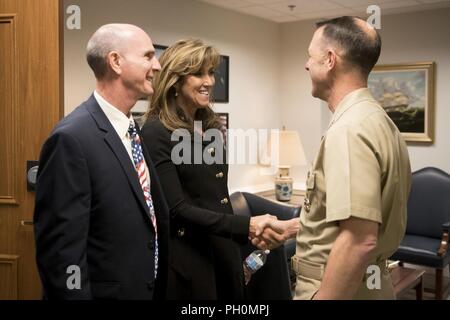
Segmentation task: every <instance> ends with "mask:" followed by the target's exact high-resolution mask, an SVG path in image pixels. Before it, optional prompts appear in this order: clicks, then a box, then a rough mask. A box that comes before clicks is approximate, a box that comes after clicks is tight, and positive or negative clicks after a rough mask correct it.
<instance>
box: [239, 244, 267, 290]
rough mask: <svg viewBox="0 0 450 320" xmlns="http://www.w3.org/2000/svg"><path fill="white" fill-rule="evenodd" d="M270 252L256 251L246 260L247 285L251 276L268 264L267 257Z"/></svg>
mask: <svg viewBox="0 0 450 320" xmlns="http://www.w3.org/2000/svg"><path fill="white" fill-rule="evenodd" d="M269 253H270V250H255V251H253V252H252V253H250V254H249V256H248V257H247V258H245V260H244V275H245V284H248V282H249V281H250V278H251V275H252V274H253V273H255V272H256V271H258V270H259V269H261V267H262V266H263V265H264V264H265V263H266V260H267V255H268V254H269Z"/></svg>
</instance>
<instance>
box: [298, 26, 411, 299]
mask: <svg viewBox="0 0 450 320" xmlns="http://www.w3.org/2000/svg"><path fill="white" fill-rule="evenodd" d="M380 50H381V40H380V37H379V35H378V33H377V32H376V30H375V29H373V28H372V27H371V26H370V25H369V24H367V23H366V22H365V21H363V20H361V19H358V18H353V17H341V18H336V19H332V20H329V21H325V22H322V23H319V24H318V29H317V30H316V32H315V33H314V36H313V39H312V41H311V44H310V47H309V50H308V51H309V56H310V58H309V60H308V62H307V63H306V66H305V68H306V70H308V71H309V73H310V76H311V79H312V84H313V89H312V94H313V96H314V97H317V98H320V99H322V100H324V101H326V102H327V103H328V105H329V108H330V110H331V111H332V112H333V117H332V120H331V122H330V125H329V127H328V130H327V132H326V133H325V135H324V136H323V138H322V141H321V144H320V148H319V153H318V154H317V156H316V158H315V161H314V163H313V165H312V168H311V169H310V171H309V173H308V177H307V182H306V186H307V192H306V197H305V202H304V205H303V208H302V212H301V215H300V230H299V232H298V233H297V249H296V254H295V256H294V257H293V268H294V270H295V271H296V273H297V285H296V290H295V299H312V298H315V299H393V298H394V293H393V287H392V283H391V279H390V276H389V272H388V271H387V269H386V259H387V258H389V257H390V256H391V255H392V254H393V253H394V252H395V250H396V249H397V247H398V245H399V244H400V241H401V239H402V238H403V235H404V232H405V227H406V205H407V199H408V194H409V189H410V179H411V169H410V163H409V157H408V151H407V148H406V145H405V142H404V140H403V139H402V136H401V134H400V132H399V131H398V129H397V128H396V126H395V124H394V123H393V122H392V121H391V120H390V119H389V117H388V115H387V114H386V112H385V111H384V110H383V109H382V108H381V107H380V106H379V104H378V103H377V101H376V100H374V98H373V97H372V96H371V94H370V92H369V90H368V89H367V78H368V75H369V73H370V71H371V70H372V68H373V66H374V65H375V63H376V62H377V60H378V57H379V54H380ZM376 277H378V279H376Z"/></svg>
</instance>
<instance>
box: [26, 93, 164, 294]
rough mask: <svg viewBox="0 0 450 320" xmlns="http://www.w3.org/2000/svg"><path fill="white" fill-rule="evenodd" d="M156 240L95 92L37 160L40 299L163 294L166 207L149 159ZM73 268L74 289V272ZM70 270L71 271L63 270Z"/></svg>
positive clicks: (133, 176)
mask: <svg viewBox="0 0 450 320" xmlns="http://www.w3.org/2000/svg"><path fill="white" fill-rule="evenodd" d="M144 156H145V160H146V163H147V165H148V168H149V172H150V177H151V194H152V198H153V202H154V206H155V211H156V218H157V227H158V243H159V267H158V271H159V272H158V277H157V280H156V281H155V279H154V237H155V232H154V228H153V225H152V223H151V220H150V216H149V210H148V207H147V204H146V202H145V199H144V196H143V192H142V189H141V186H140V184H139V181H138V177H137V173H136V171H135V169H134V165H133V163H132V160H131V159H130V157H129V155H128V153H127V151H126V149H125V147H124V145H123V143H122V141H121V140H120V138H119V136H118V135H117V133H116V131H115V130H114V128H113V127H112V125H111V123H110V122H109V121H108V119H107V117H106V115H105V114H104V113H103V111H102V110H101V108H100V106H99V105H98V103H97V101H96V100H95V98H94V96H93V95H92V96H91V97H90V98H89V99H88V100H87V101H85V102H84V103H83V104H81V105H80V106H79V107H78V108H76V109H75V110H74V111H73V112H72V113H71V114H70V115H68V116H67V117H66V118H64V119H63V120H61V121H60V122H59V123H58V124H57V126H56V127H55V129H54V130H53V132H52V133H51V135H50V137H49V138H48V140H47V141H46V142H45V144H44V146H43V148H42V151H41V157H40V166H39V172H38V180H37V189H36V206H35V212H34V226H35V237H36V258H37V264H38V269H39V273H40V276H41V280H42V284H43V287H44V292H45V296H46V297H47V298H50V299H52V298H56V299H95V298H107V299H115V298H117V299H152V298H158V297H161V296H162V297H164V296H165V292H164V290H165V288H166V285H167V263H168V208H167V204H166V202H165V199H164V197H163V193H162V190H161V187H160V184H159V180H158V176H157V173H156V171H155V167H154V165H153V162H152V160H151V159H150V157H149V156H148V153H147V151H146V150H145V149H144ZM71 265H74V266H78V267H79V268H80V275H81V283H80V284H81V288H80V289H72V290H70V289H68V287H67V282H69V283H72V285H73V284H76V282H75V280H74V278H73V277H72V278H70V279H69V277H71V276H74V275H75V273H74V271H71V272H69V273H67V269H68V267H69V266H71ZM69 271H70V269H69Z"/></svg>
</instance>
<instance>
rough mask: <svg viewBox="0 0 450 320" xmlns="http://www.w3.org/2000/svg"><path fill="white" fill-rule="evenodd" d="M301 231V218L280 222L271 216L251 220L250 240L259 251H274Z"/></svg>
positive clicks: (261, 216)
mask: <svg viewBox="0 0 450 320" xmlns="http://www.w3.org/2000/svg"><path fill="white" fill-rule="evenodd" d="M299 229H300V218H293V219H290V220H278V219H277V217H275V216H272V215H270V214H264V215H260V216H253V217H251V218H250V227H249V240H251V241H252V244H253V245H254V246H256V247H258V248H259V249H263V250H264V249H269V250H273V249H275V248H276V247H279V246H280V245H282V244H283V243H284V242H285V241H286V240H288V239H289V238H294V237H295V236H296V235H297V232H298V231H299Z"/></svg>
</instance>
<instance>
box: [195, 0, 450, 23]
mask: <svg viewBox="0 0 450 320" xmlns="http://www.w3.org/2000/svg"><path fill="white" fill-rule="evenodd" d="M198 1H202V2H206V3H208V4H211V5H214V6H217V7H221V8H225V9H228V10H234V11H238V12H241V13H245V14H248V15H251V16H256V17H260V18H263V19H266V20H271V21H275V22H279V23H282V22H290V21H299V20H307V19H319V18H329V17H336V16H341V15H359V16H368V14H367V13H366V10H367V7H368V6H369V5H373V4H376V5H378V6H379V7H380V8H381V14H382V15H383V14H393V13H403V12H412V11H422V10H430V9H437V8H444V7H450V0H379V1H377V0H198ZM291 8H292V9H291Z"/></svg>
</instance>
